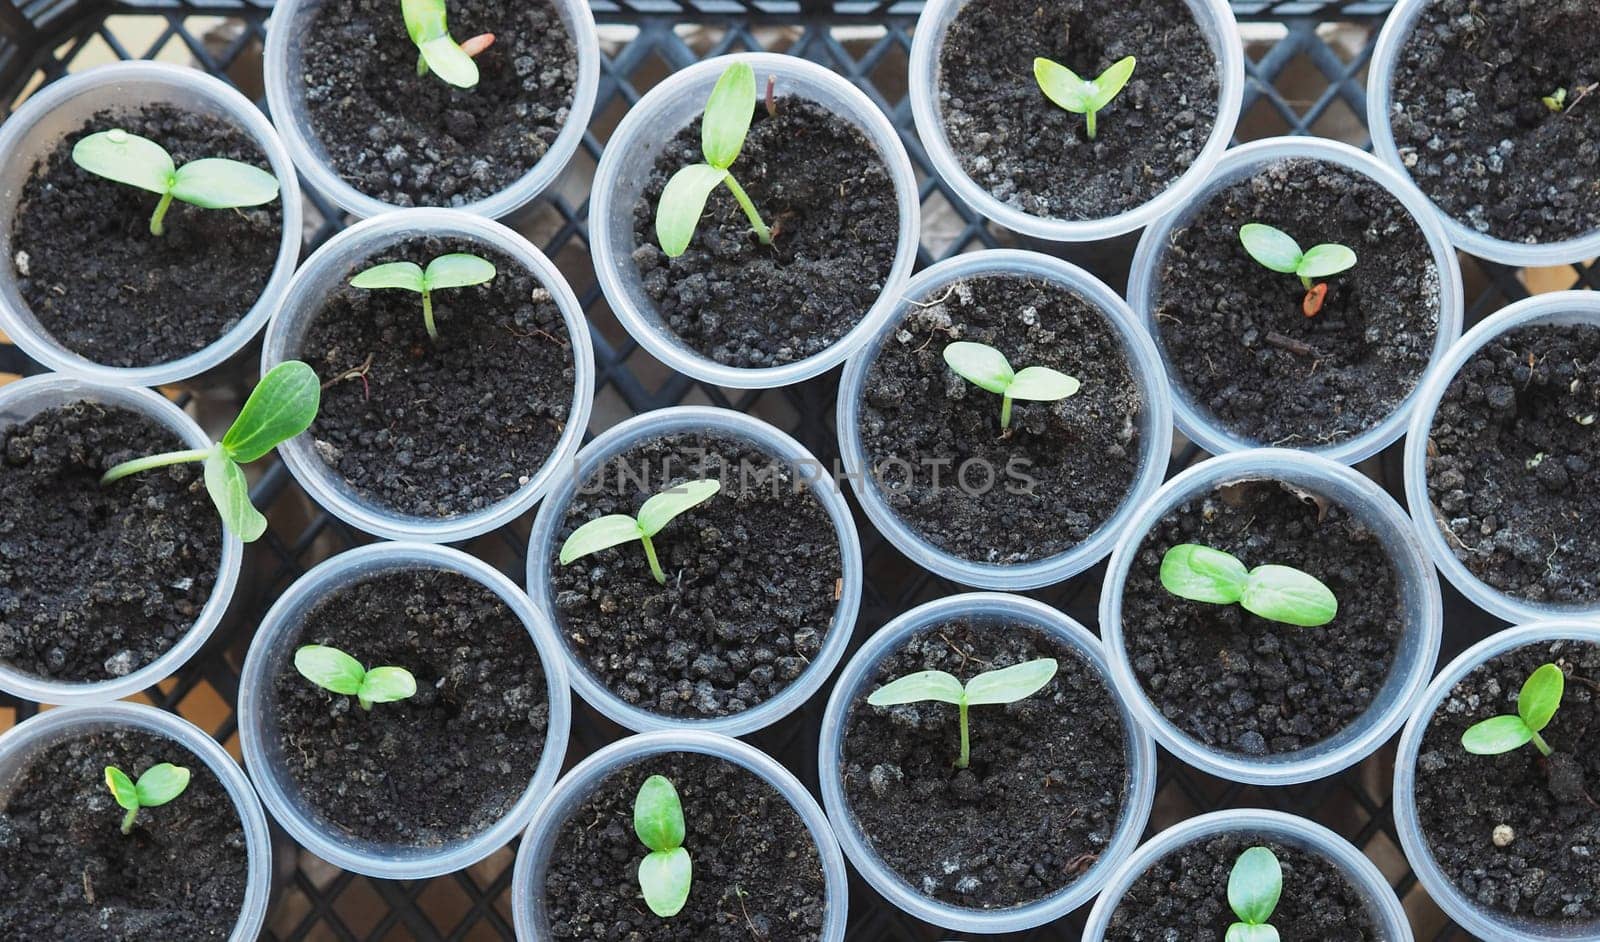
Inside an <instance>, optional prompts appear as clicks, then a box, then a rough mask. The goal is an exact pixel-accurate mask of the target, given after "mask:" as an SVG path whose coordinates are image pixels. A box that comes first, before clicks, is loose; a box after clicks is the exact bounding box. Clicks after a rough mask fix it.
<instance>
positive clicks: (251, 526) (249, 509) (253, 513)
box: [205, 449, 267, 543]
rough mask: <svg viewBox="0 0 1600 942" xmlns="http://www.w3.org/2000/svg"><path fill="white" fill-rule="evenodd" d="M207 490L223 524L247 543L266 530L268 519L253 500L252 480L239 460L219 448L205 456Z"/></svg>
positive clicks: (257, 538) (259, 537)
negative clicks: (251, 491)
mask: <svg viewBox="0 0 1600 942" xmlns="http://www.w3.org/2000/svg"><path fill="white" fill-rule="evenodd" d="M205 481H206V491H207V492H208V493H210V495H211V502H212V503H213V504H215V505H216V506H217V513H219V514H221V515H222V525H223V526H224V527H226V528H227V530H228V532H229V533H232V534H233V535H234V536H237V537H238V538H239V539H240V540H243V541H244V542H246V543H254V542H255V541H256V540H259V539H261V534H263V533H266V532H267V518H266V517H263V516H261V512H260V511H258V510H256V508H255V505H254V504H252V503H250V482H249V481H248V480H246V479H245V476H244V469H243V468H241V467H239V464H238V462H236V461H234V460H233V459H232V458H229V457H228V456H227V455H226V454H224V453H223V452H222V451H221V450H220V449H218V450H216V451H213V452H211V454H209V455H207V456H206V464H205Z"/></svg>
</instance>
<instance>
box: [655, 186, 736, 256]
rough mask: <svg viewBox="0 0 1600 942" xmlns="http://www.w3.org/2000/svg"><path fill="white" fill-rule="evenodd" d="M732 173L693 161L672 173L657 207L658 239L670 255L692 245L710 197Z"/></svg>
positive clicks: (678, 253)
mask: <svg viewBox="0 0 1600 942" xmlns="http://www.w3.org/2000/svg"><path fill="white" fill-rule="evenodd" d="M727 176H728V171H726V170H719V169H717V168H716V167H712V166H708V165H706V164H690V165H689V166H687V167H684V168H683V169H682V170H679V171H678V172H677V173H675V174H673V175H672V179H670V180H668V181H667V185H666V188H665V189H663V190H662V191H661V203H660V205H659V206H657V207H656V240H657V241H658V242H660V243H661V251H663V252H665V253H667V256H668V257H669V258H677V257H678V256H680V255H682V254H683V253H684V252H685V251H686V250H687V249H688V248H689V241H690V240H691V239H693V238H694V227H695V226H697V225H699V224H700V214H701V213H703V212H705V208H706V200H707V199H708V198H710V196H711V191H712V190H714V189H716V188H717V185H718V184H720V183H721V182H722V181H723V180H724V179H726V178H727Z"/></svg>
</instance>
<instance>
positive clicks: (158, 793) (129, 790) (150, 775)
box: [106, 762, 189, 834]
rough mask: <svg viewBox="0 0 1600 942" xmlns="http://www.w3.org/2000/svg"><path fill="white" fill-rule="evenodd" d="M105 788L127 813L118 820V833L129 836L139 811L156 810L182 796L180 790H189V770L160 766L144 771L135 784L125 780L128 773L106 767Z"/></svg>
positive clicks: (179, 767)
mask: <svg viewBox="0 0 1600 942" xmlns="http://www.w3.org/2000/svg"><path fill="white" fill-rule="evenodd" d="M106 787H107V788H109V789H111V797H112V798H114V799H116V802H117V804H118V805H119V806H121V807H122V809H123V810H124V811H126V812H127V814H125V815H123V816H122V833H124V834H132V833H133V822H134V820H135V819H137V818H138V817H139V809H140V808H158V807H160V806H161V805H164V804H166V803H167V802H169V801H171V800H172V799H174V798H176V797H178V796H179V795H181V794H183V790H184V789H186V788H188V787H189V770H188V769H186V768H183V767H182V766H177V765H173V764H172V763H170V762H163V763H161V764H160V765H152V766H151V767H150V768H149V769H146V770H145V773H144V774H143V775H141V776H139V781H138V782H137V783H136V782H134V780H133V779H131V778H129V777H128V773H126V772H124V771H122V770H121V769H119V768H117V767H116V766H114V765H108V766H106Z"/></svg>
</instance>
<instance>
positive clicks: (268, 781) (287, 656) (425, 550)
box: [238, 543, 572, 880]
mask: <svg viewBox="0 0 1600 942" xmlns="http://www.w3.org/2000/svg"><path fill="white" fill-rule="evenodd" d="M417 570H433V571H446V572H455V573H460V574H461V575H463V576H466V577H467V578H469V579H472V580H474V581H475V582H478V583H480V584H481V585H483V586H484V587H486V588H488V589H490V590H492V591H493V592H494V593H495V594H496V595H498V596H499V597H500V598H501V600H502V601H504V602H505V603H506V605H508V606H509V607H510V608H511V611H512V612H514V613H516V616H517V617H518V618H520V619H521V620H522V623H523V624H524V625H526V626H527V629H528V636H529V638H530V639H531V641H532V643H533V646H534V647H535V648H536V649H537V650H538V652H539V661H540V663H541V665H542V666H543V668H544V680H545V688H546V690H547V691H548V693H547V696H548V697H549V703H550V711H549V720H548V723H547V725H546V728H545V734H544V748H543V751H542V752H541V753H540V755H539V765H538V767H537V768H536V769H535V770H534V773H533V777H532V778H531V779H530V780H529V782H528V785H527V787H526V788H525V789H524V790H523V792H522V795H521V797H520V798H518V799H517V802H516V804H515V805H513V806H512V808H511V810H510V811H508V812H507V813H506V814H505V815H504V816H503V817H501V818H500V820H499V821H497V822H495V823H494V824H493V825H492V826H490V827H488V828H486V829H484V830H483V831H480V832H479V833H477V834H474V835H472V836H471V837H463V838H457V839H455V840H453V841H450V842H448V843H445V844H442V845H439V846H437V847H419V846H415V845H408V844H397V843H392V842H386V841H374V840H370V839H367V838H363V837H359V836H357V835H354V834H351V833H349V832H347V831H345V830H344V829H342V828H340V827H339V826H338V825H335V824H332V823H330V822H328V821H327V820H326V819H325V818H324V817H323V816H322V815H321V813H320V812H319V811H318V810H317V808H316V807H315V806H314V805H312V804H311V803H310V802H308V801H307V799H306V797H305V796H304V795H303V794H302V793H301V791H300V789H299V787H298V786H297V785H296V784H295V782H294V780H293V778H291V777H290V776H289V774H288V773H287V772H286V771H285V770H284V762H283V754H282V743H281V741H280V734H279V726H280V723H281V721H282V720H281V717H280V715H279V711H278V709H277V696H276V694H275V693H274V689H273V688H274V684H275V683H276V680H277V678H278V677H279V676H280V675H282V674H283V672H284V671H286V670H292V667H291V666H290V665H291V664H292V663H293V659H294V648H295V646H296V645H295V642H296V640H297V639H298V636H299V632H300V629H301V627H302V626H303V624H304V620H305V616H306V614H307V613H308V612H310V611H311V609H312V608H314V607H315V606H316V605H317V604H318V603H319V602H321V601H322V600H323V599H326V598H328V597H329V596H330V595H332V594H333V593H335V592H339V591H341V590H343V589H346V588H348V587H350V586H353V585H356V584H358V583H361V582H365V581H367V580H369V579H372V578H375V577H377V576H380V575H383V574H385V573H391V572H409V571H417ZM380 708H381V707H380ZM375 709H377V708H375ZM238 716H239V742H240V745H241V746H242V747H243V749H244V761H245V767H246V768H247V769H248V770H249V771H250V779H251V781H253V782H255V784H256V789H257V790H258V791H259V792H260V793H261V800H262V802H263V803H265V804H266V806H267V810H268V811H269V812H271V813H272V816H273V818H275V819H277V822H278V823H279V824H281V825H283V828H284V830H286V831H288V832H289V834H290V836H292V837H293V838H294V840H295V842H296V843H298V844H299V845H300V846H301V847H304V848H305V849H306V850H309V851H311V852H312V853H313V854H316V855H317V856H318V857H321V858H322V859H323V860H326V861H328V862H329V863H331V864H333V865H334V866H336V867H341V868H343V869H345V870H353V871H355V872H356V873H360V874H364V875H366V876H369V877H377V878H379V879H383V880H420V879H426V878H430V877H437V876H443V875H444V874H447V873H454V872H455V871H457V870H461V869H463V868H466V867H469V866H471V865H473V864H475V863H477V862H479V861H480V860H483V859H484V858H485V857H487V856H489V855H490V854H492V853H494V852H495V851H496V850H499V849H500V848H501V847H504V846H505V845H506V844H507V843H508V842H510V840H511V839H512V838H513V837H515V836H516V835H517V832H519V831H521V830H522V829H523V828H524V827H526V826H527V824H528V821H529V819H530V818H531V817H532V816H533V810H534V808H535V807H536V806H537V805H538V804H539V802H540V800H542V799H543V798H544V796H545V795H546V794H547V793H548V792H549V791H550V789H551V787H552V786H553V785H554V784H555V781H556V778H557V776H559V775H560V774H561V763H562V760H563V759H564V758H565V757H566V752H567V734H568V731H569V729H570V726H571V721H572V705H571V700H570V697H569V694H568V687H567V669H566V664H565V663H564V662H563V660H562V657H561V651H560V648H559V647H558V645H557V642H556V639H555V633H554V632H553V631H552V630H551V628H550V623H549V622H548V621H546V620H545V618H544V616H543V615H542V614H540V613H539V612H538V611H537V610H536V609H535V608H534V607H533V605H532V604H530V603H529V601H528V597H527V596H526V595H524V594H523V593H522V590H521V589H520V588H518V587H517V585H516V584H515V583H513V582H512V581H511V580H510V579H507V578H506V577H505V576H504V575H502V574H501V573H500V572H499V571H498V570H496V569H494V568H493V567H492V566H489V565H488V564H487V563H484V562H481V561H480V560H477V559H475V558H473V557H471V556H468V555H467V554H466V553H463V552H461V551H460V550H457V549H452V548H451V547H448V546H434V545H432V544H427V543H375V544H372V545H369V546H363V547H360V548H358V549H353V550H349V551H347V552H344V553H340V554H339V555H338V556H335V557H333V558H332V559H329V560H326V561H324V562H322V563H321V564H319V565H318V566H316V567H315V568H314V569H312V570H311V571H310V572H308V573H306V574H305V575H303V576H301V577H300V578H299V579H297V580H295V582H294V584H293V585H291V586H290V587H289V589H288V590H287V591H286V592H284V593H283V596H282V597H281V598H279V599H278V601H277V602H276V603H274V604H273V606H272V608H271V609H270V610H268V612H267V615H266V617H265V618H264V619H263V620H262V622H261V628H260V629H259V630H258V631H257V632H256V635H255V638H254V640H252V641H251V643H250V650H249V652H248V653H247V654H246V655H245V659H244V669H243V672H242V674H241V676H240V678H239V707H238Z"/></svg>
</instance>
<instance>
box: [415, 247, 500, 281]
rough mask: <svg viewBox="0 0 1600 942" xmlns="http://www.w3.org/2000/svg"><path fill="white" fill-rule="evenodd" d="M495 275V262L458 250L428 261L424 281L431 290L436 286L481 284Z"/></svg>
mask: <svg viewBox="0 0 1600 942" xmlns="http://www.w3.org/2000/svg"><path fill="white" fill-rule="evenodd" d="M494 276H495V270H494V263H493V262H491V261H489V260H488V259H486V258H479V257H478V256H476V255H468V254H467V253H465V252H458V253H456V254H453V255H441V256H439V257H438V258H436V259H434V260H433V261H431V262H429V263H428V271H427V274H426V275H424V276H423V283H424V284H426V285H427V286H428V289H429V290H432V289H435V288H465V287H468V286H469V285H481V284H483V283H484V282H486V281H490V280H492V279H493V278H494Z"/></svg>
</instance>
